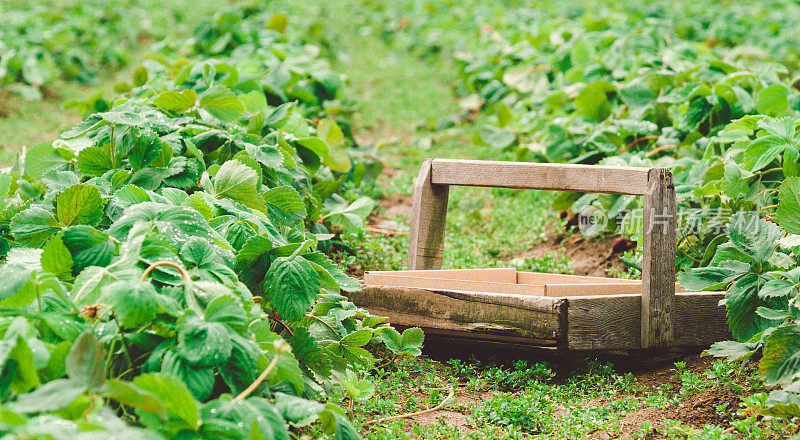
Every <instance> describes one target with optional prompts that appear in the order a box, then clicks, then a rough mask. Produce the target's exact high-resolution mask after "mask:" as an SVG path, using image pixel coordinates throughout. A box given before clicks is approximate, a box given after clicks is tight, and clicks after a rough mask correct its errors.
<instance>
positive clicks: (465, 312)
mask: <svg viewBox="0 0 800 440" xmlns="http://www.w3.org/2000/svg"><path fill="white" fill-rule="evenodd" d="M348 298H349V299H350V300H351V301H353V302H354V303H355V304H357V305H358V306H359V307H364V308H365V309H367V310H369V311H370V313H373V314H376V315H380V316H387V317H389V318H390V320H391V322H392V323H393V324H397V325H407V326H424V327H428V328H440V329H444V330H450V331H456V330H460V331H463V332H464V333H465V334H472V335H473V336H475V335H477V334H493V335H498V334H501V335H504V336H514V337H524V338H533V339H535V340H548V341H553V343H555V341H558V340H561V339H563V337H564V335H563V334H562V333H561V327H560V325H559V316H560V315H562V314H565V313H566V307H565V306H566V300H564V299H562V298H543V297H535V296H520V295H504V294H491V293H475V292H445V291H431V290H427V289H414V288H402V287H384V286H377V287H374V286H367V287H365V288H364V289H363V290H362V291H361V292H355V293H349V294H348Z"/></svg>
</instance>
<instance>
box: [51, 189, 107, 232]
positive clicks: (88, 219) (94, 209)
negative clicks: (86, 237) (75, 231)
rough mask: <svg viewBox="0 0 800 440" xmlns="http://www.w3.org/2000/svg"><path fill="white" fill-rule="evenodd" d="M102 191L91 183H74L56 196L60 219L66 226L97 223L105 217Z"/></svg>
mask: <svg viewBox="0 0 800 440" xmlns="http://www.w3.org/2000/svg"><path fill="white" fill-rule="evenodd" d="M104 204H105V203H104V202H103V199H102V196H101V195H100V191H99V190H98V189H97V188H96V187H94V186H91V185H84V184H78V185H72V186H70V187H69V188H67V189H65V190H64V192H62V193H61V194H59V195H58V196H57V197H56V214H57V215H58V221H60V222H61V224H63V225H65V226H71V225H95V224H97V222H99V221H100V219H101V218H102V217H103V206H104Z"/></svg>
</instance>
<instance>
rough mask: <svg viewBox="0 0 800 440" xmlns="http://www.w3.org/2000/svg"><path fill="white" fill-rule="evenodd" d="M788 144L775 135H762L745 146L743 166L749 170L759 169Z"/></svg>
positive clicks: (773, 158) (774, 157)
mask: <svg viewBox="0 0 800 440" xmlns="http://www.w3.org/2000/svg"><path fill="white" fill-rule="evenodd" d="M790 145H791V144H788V143H787V142H786V141H785V140H783V139H781V138H780V137H778V136H776V135H767V136H762V137H760V138H758V139H756V140H754V141H752V142H750V144H749V145H748V146H747V149H746V150H745V152H744V166H745V167H747V169H748V170H750V171H751V172H757V171H760V170H762V169H763V168H764V167H766V166H767V165H769V164H770V163H771V162H772V161H773V160H775V159H776V158H777V157H778V156H780V154H781V153H782V152H783V151H784V150H785V149H786V148H787V147H789V146H790Z"/></svg>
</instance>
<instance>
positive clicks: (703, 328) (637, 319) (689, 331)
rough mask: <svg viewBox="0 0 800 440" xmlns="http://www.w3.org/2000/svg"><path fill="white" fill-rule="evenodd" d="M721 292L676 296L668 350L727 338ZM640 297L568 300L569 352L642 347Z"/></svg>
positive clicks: (624, 296) (599, 297)
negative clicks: (720, 302) (671, 335)
mask: <svg viewBox="0 0 800 440" xmlns="http://www.w3.org/2000/svg"><path fill="white" fill-rule="evenodd" d="M724 297H725V293H724V292H686V293H678V294H676V295H675V301H674V304H675V311H676V313H675V315H674V316H675V323H674V330H675V333H674V339H673V343H672V344H671V347H670V348H677V347H701V348H707V347H709V346H711V344H713V343H714V342H717V341H724V340H726V339H729V338H730V333H729V332H728V324H727V318H726V313H725V307H723V306H719V305H718V304H719V300H721V299H722V298H724ZM641 303H642V297H641V295H618V296H605V295H604V296H585V297H576V298H569V299H568V305H567V316H568V318H567V319H568V324H567V327H568V330H567V346H568V348H569V349H570V350H626V349H640V348H645V347H643V346H642V343H641V339H640V336H641V321H642V320H641V316H642V313H641Z"/></svg>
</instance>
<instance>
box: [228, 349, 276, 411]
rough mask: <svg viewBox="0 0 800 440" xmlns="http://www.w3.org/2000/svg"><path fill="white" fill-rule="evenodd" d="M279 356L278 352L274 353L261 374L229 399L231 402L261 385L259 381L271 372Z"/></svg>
mask: <svg viewBox="0 0 800 440" xmlns="http://www.w3.org/2000/svg"><path fill="white" fill-rule="evenodd" d="M280 357H281V355H280V353H275V357H274V358H272V362H270V363H269V365H267V368H265V369H264V371H262V372H261V374H260V375H259V376H258V377H257V378H256V380H255V381H254V382H253V383H251V384H250V386H249V387H247V389H246V390H244V391H242V392H241V393H240V394H239V395H238V396H236V397H234V398H233V399H231V403H234V402H237V401H239V400H242V399H244V398H245V397H247V396H249V395H250V393H252V392H253V391H255V389H256V388H258V386H259V385H261V382H264V379H266V378H267V376H269V373H271V372H272V370H273V369H275V366H276V365H278V359H280Z"/></svg>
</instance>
